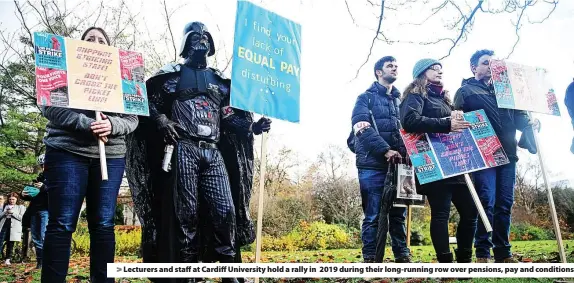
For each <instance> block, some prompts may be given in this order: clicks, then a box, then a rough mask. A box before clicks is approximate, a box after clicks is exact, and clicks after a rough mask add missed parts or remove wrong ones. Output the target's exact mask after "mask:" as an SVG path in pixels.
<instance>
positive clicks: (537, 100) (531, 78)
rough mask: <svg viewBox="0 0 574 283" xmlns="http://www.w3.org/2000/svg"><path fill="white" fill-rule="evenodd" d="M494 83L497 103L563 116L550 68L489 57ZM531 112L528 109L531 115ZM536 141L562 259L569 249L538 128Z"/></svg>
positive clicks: (535, 134)
mask: <svg viewBox="0 0 574 283" xmlns="http://www.w3.org/2000/svg"><path fill="white" fill-rule="evenodd" d="M490 70H491V74H492V83H493V85H494V91H495V93H496V100H497V103H498V107H500V108H510V109H519V110H526V111H529V112H537V113H542V114H547V115H554V116H560V109H559V107H558V101H557V100H556V94H555V93H554V89H552V86H551V85H550V82H549V80H548V72H547V71H546V69H544V68H537V67H532V66H526V65H521V64H516V63H512V62H508V61H504V60H490ZM530 114H531V113H529V116H531V115H530ZM534 142H535V144H536V148H537V149H538V152H537V153H538V160H539V162H540V168H541V169H542V176H543V178H544V183H545V185H546V192H547V194H548V204H549V206H550V214H551V215H552V222H553V226H554V235H556V240H557V242H558V248H559V253H560V259H561V261H562V262H566V252H565V250H564V245H563V243H562V234H561V232H560V223H559V221H558V215H557V213H556V208H555V206H554V198H553V196H552V189H551V187H550V179H549V177H548V173H547V170H546V166H545V163H544V157H543V154H542V149H541V148H540V146H539V141H538V131H534Z"/></svg>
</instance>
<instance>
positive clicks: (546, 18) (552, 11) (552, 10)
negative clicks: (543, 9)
mask: <svg viewBox="0 0 574 283" xmlns="http://www.w3.org/2000/svg"><path fill="white" fill-rule="evenodd" d="M544 3H547V4H552V5H554V6H553V7H552V9H551V10H550V12H548V14H547V15H546V17H545V18H544V19H542V20H540V21H534V22H533V21H530V19H528V22H529V23H531V24H541V23H543V22H544V21H546V20H548V18H550V15H552V13H554V11H555V10H556V6H557V5H558V0H555V1H552V2H550V1H544Z"/></svg>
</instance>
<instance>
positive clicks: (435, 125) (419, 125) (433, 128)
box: [401, 94, 451, 133]
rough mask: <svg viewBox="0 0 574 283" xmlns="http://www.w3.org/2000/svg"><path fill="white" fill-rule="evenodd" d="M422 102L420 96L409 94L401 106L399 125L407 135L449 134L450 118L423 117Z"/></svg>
mask: <svg viewBox="0 0 574 283" xmlns="http://www.w3.org/2000/svg"><path fill="white" fill-rule="evenodd" d="M423 108H424V100H423V97H422V96H421V95H418V94H410V95H408V96H407V97H406V98H405V100H404V101H403V103H402V104H401V124H402V126H403V128H404V129H405V131H407V132H409V133H450V129H451V127H450V117H447V118H433V117H427V116H424V113H423Z"/></svg>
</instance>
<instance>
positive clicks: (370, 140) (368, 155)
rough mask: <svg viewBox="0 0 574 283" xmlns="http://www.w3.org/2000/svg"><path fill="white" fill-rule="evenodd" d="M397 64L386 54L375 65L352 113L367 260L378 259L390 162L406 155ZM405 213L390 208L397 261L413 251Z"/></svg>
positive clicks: (401, 260)
mask: <svg viewBox="0 0 574 283" xmlns="http://www.w3.org/2000/svg"><path fill="white" fill-rule="evenodd" d="M397 67H398V66H397V62H396V60H395V58H393V57H392V56H385V57H383V58H381V59H380V60H379V61H378V62H377V63H376V64H375V68H374V69H375V70H374V72H375V77H376V78H377V81H375V82H374V83H373V84H372V85H371V86H370V87H369V88H368V89H367V91H366V92H364V93H363V94H361V95H359V97H358V98H357V101H356V103H355V107H354V109H353V115H352V125H353V133H354V135H355V137H354V138H352V139H354V140H353V143H354V144H353V147H354V148H351V150H354V152H355V154H356V165H357V169H358V171H359V185H360V188H361V198H362V207H363V213H364V214H365V218H364V219H363V225H362V229H361V239H362V241H363V259H364V261H365V262H374V260H375V253H376V248H377V246H376V244H377V230H378V216H379V211H380V209H381V205H382V197H381V196H382V195H383V193H384V192H383V189H384V184H385V178H386V174H387V170H388V166H389V162H392V161H398V160H401V159H403V157H404V156H405V154H406V150H405V147H404V144H403V142H402V139H401V137H400V133H399V129H400V122H399V99H398V98H399V97H400V92H399V90H398V89H397V88H396V87H394V86H393V82H395V80H396V79H397ZM373 120H374V121H373ZM391 205H392V204H391ZM405 215H406V209H405V208H399V207H393V208H391V209H390V213H389V227H390V228H389V232H390V234H391V240H392V247H393V253H394V255H395V262H410V251H409V249H408V248H407V244H406V229H405ZM385 234H386V233H385Z"/></svg>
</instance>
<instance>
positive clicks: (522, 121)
mask: <svg viewBox="0 0 574 283" xmlns="http://www.w3.org/2000/svg"><path fill="white" fill-rule="evenodd" d="M514 125H515V126H516V129H517V130H519V131H521V132H523V131H524V130H525V129H526V128H528V127H531V125H530V117H529V116H528V113H526V111H523V110H514Z"/></svg>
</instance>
